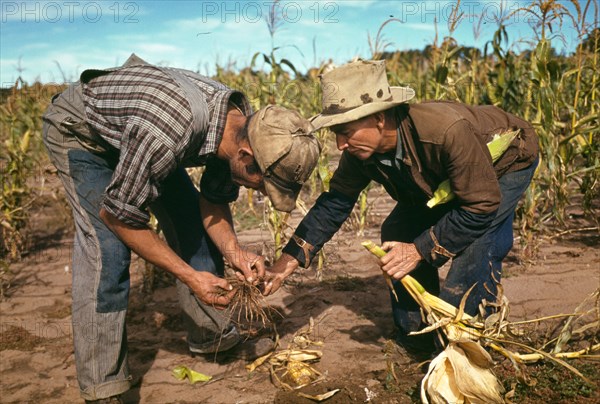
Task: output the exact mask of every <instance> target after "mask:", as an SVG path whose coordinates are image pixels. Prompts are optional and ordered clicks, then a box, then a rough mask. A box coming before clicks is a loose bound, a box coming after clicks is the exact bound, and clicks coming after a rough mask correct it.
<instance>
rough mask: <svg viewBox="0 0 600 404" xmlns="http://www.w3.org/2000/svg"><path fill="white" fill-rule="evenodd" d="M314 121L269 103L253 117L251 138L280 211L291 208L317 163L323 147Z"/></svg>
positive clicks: (268, 191)
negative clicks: (318, 139) (315, 134)
mask: <svg viewBox="0 0 600 404" xmlns="http://www.w3.org/2000/svg"><path fill="white" fill-rule="evenodd" d="M312 131H313V127H312V125H311V123H310V122H309V121H308V120H307V119H305V118H303V117H302V116H301V115H300V114H299V113H298V112H296V111H292V110H289V109H287V108H284V107H280V106H276V105H269V106H267V107H264V108H262V109H261V110H259V111H258V112H257V113H256V114H255V115H254V116H253V117H252V118H251V120H250V123H249V126H248V139H249V141H250V147H251V148H252V151H253V153H254V158H255V159H256V162H257V163H258V166H259V168H260V170H261V171H262V173H263V176H264V179H265V185H266V189H267V193H268V194H269V198H270V199H271V201H272V202H273V205H274V206H275V208H276V209H278V210H284V211H290V210H292V209H293V207H294V206H295V198H296V196H297V193H298V192H299V190H300V187H301V186H302V184H303V183H304V181H306V180H307V179H308V177H309V176H310V174H311V172H312V170H313V169H314V168H315V166H316V165H317V161H318V159H319V153H320V151H321V147H320V145H319V142H318V141H317V139H316V138H315V137H314V136H313V135H312Z"/></svg>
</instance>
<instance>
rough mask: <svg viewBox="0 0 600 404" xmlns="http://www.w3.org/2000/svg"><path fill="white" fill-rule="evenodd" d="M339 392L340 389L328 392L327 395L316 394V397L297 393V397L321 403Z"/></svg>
mask: <svg viewBox="0 0 600 404" xmlns="http://www.w3.org/2000/svg"><path fill="white" fill-rule="evenodd" d="M339 391H340V389H335V390H331V391H328V392H327V393H323V394H318V395H316V396H311V395H310V394H305V393H298V395H299V396H300V397H304V398H308V399H309V400H313V401H317V402H321V401H325V400H327V399H328V398H330V397H333V396H334V395H335V394H336V393H338V392H339Z"/></svg>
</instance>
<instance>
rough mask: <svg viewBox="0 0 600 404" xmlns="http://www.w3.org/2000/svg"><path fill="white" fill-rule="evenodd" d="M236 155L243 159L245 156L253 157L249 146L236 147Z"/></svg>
mask: <svg viewBox="0 0 600 404" xmlns="http://www.w3.org/2000/svg"><path fill="white" fill-rule="evenodd" d="M238 157H239V158H240V159H243V158H246V157H252V158H254V152H253V151H252V149H251V148H250V146H241V147H240V148H238Z"/></svg>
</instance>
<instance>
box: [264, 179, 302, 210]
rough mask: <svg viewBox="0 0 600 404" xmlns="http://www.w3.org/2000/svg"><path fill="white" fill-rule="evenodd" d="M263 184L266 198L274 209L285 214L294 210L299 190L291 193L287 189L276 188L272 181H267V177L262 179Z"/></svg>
mask: <svg viewBox="0 0 600 404" xmlns="http://www.w3.org/2000/svg"><path fill="white" fill-rule="evenodd" d="M264 182H265V191H267V196H268V197H269V199H270V200H271V203H272V204H273V207H274V208H275V209H277V210H279V211H281V212H287V213H290V212H291V211H292V210H294V208H295V207H296V199H297V198H298V194H299V193H300V190H298V192H293V191H291V190H289V189H283V188H281V187H279V186H277V184H275V183H274V182H273V181H271V180H269V178H268V177H264Z"/></svg>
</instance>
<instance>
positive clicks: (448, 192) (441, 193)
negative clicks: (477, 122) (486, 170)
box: [427, 130, 519, 208]
mask: <svg viewBox="0 0 600 404" xmlns="http://www.w3.org/2000/svg"><path fill="white" fill-rule="evenodd" d="M518 134H519V131H518V130H516V131H511V132H506V133H503V134H501V135H496V136H494V139H493V140H492V141H491V142H489V143H488V144H487V147H488V150H489V151H490V155H491V156H492V161H493V162H496V161H498V159H499V158H500V157H501V156H502V155H503V154H504V152H505V151H506V149H508V146H510V144H511V143H512V141H513V140H514V139H515V137H517V135H518ZM454 196H455V195H454V192H452V188H451V187H450V180H445V181H443V182H442V183H441V184H440V185H438V187H437V189H436V190H435V192H434V193H433V197H432V198H431V199H430V200H429V201H427V206H428V207H430V208H433V207H434V206H437V205H441V204H442V203H446V202H448V201H450V200H452V199H453V198H454Z"/></svg>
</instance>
